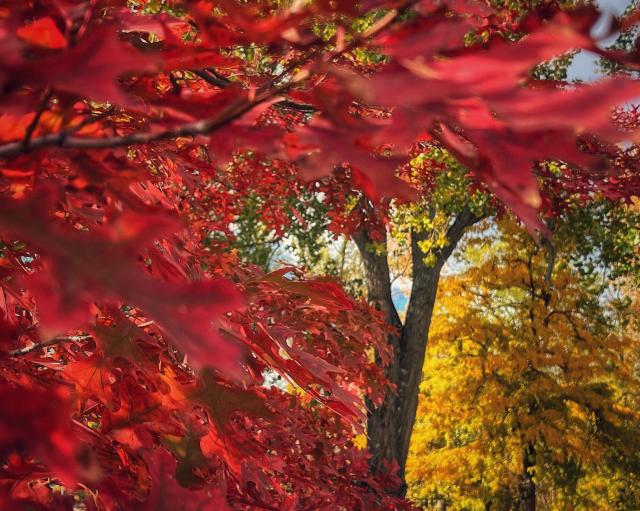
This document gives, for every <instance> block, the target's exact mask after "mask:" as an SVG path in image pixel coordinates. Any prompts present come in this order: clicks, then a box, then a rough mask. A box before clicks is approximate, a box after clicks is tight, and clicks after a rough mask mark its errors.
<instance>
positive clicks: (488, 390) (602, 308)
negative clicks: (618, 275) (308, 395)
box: [407, 219, 640, 511]
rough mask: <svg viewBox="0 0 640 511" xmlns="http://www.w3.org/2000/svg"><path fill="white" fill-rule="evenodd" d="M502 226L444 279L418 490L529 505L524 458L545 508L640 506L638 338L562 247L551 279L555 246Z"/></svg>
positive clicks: (430, 499) (418, 428)
mask: <svg viewBox="0 0 640 511" xmlns="http://www.w3.org/2000/svg"><path fill="white" fill-rule="evenodd" d="M498 229H499V236H498V239H497V241H492V242H491V243H490V244H489V243H488V242H487V237H484V238H483V237H482V236H478V237H476V238H474V241H472V242H470V243H469V244H468V245H467V246H466V247H465V254H466V255H468V259H467V263H469V264H470V266H469V267H468V269H466V270H465V271H464V272H462V273H458V274H455V275H452V276H449V277H447V278H445V279H443V280H442V282H441V284H440V288H439V290H438V301H437V305H436V309H435V311H434V317H433V321H432V326H431V330H430V334H429V343H428V347H427V354H426V358H425V365H424V381H423V382H422V384H421V387H420V392H421V395H420V402H419V405H418V419H417V422H416V425H415V427H414V433H413V437H412V442H411V448H410V458H409V461H408V463H407V480H408V483H409V496H410V497H411V498H413V499H414V500H415V501H416V502H418V503H420V504H422V505H423V506H425V507H426V508H430V509H435V508H436V507H437V506H439V505H442V503H446V505H447V507H446V509H447V510H449V511H455V510H460V511H462V510H474V509H478V510H485V509H487V507H486V506H488V505H490V506H491V510H492V511H494V510H501V509H504V510H510V509H518V508H517V507H515V506H516V504H515V503H516V502H517V498H518V488H519V485H520V484H521V482H522V481H523V480H524V478H525V477H526V475H525V468H524V467H525V465H526V466H527V467H528V474H530V475H532V476H533V481H534V482H535V484H536V486H537V494H538V499H539V500H540V501H541V502H542V501H544V506H545V507H543V509H547V510H557V511H561V510H568V509H571V510H574V511H578V510H584V511H586V510H594V509H640V507H637V508H634V507H633V506H634V505H636V504H639V503H640V484H639V482H638V481H637V477H636V475H635V474H636V473H640V468H639V466H640V458H639V457H638V448H640V429H639V428H638V426H637V423H638V419H639V417H638V409H639V408H638V402H637V399H638V398H637V397H636V396H638V395H640V379H639V374H638V371H639V369H640V360H639V359H638V356H639V354H640V339H639V338H638V336H637V335H636V334H635V332H633V331H630V330H629V329H628V328H626V327H625V324H624V322H623V321H622V317H621V313H620V311H619V310H618V309H616V308H615V307H614V306H613V303H612V300H611V299H608V296H607V293H606V292H605V291H606V290H604V289H602V288H601V287H599V286H598V285H597V283H596V282H593V281H591V280H589V279H585V278H579V277H578V276H577V275H576V272H575V271H572V269H571V267H570V264H568V263H567V262H566V261H564V260H563V259H562V257H561V256H558V258H557V259H556V261H555V265H554V268H553V272H552V274H551V279H550V280H549V279H548V276H547V273H548V272H547V270H548V264H549V258H548V254H547V252H546V251H545V250H543V249H542V248H540V247H539V246H537V245H535V244H534V243H533V242H532V241H531V240H530V239H529V237H528V236H527V235H526V233H524V232H523V231H522V230H521V229H520V228H519V227H518V226H517V225H516V223H515V222H513V221H511V220H508V219H507V220H504V221H502V222H501V223H500V225H499V226H498ZM492 238H493V236H492ZM527 453H529V454H527ZM531 453H534V454H533V456H532V455H531ZM629 467H631V468H629ZM634 470H635V472H634ZM607 481H610V483H607ZM630 492H631V496H630ZM634 502H635V504H634ZM628 505H631V507H626V506H628Z"/></svg>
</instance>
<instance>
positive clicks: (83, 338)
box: [9, 335, 92, 357]
mask: <svg viewBox="0 0 640 511" xmlns="http://www.w3.org/2000/svg"><path fill="white" fill-rule="evenodd" d="M91 338H92V336H91V335H69V336H66V337H53V338H51V339H49V340H47V341H42V342H38V343H36V344H31V345H30V346H25V347H24V348H19V349H17V350H12V351H10V352H9V355H11V356H12V357H21V356H22V355H27V354H28V353H31V352H33V351H36V350H39V349H41V348H47V347H49V346H55V345H56V344H60V343H62V342H69V341H73V342H80V341H87V340H89V339H91Z"/></svg>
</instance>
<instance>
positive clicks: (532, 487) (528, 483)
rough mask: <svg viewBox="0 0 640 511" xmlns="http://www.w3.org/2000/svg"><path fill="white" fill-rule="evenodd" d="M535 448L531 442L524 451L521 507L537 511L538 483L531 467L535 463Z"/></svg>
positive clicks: (524, 510)
mask: <svg viewBox="0 0 640 511" xmlns="http://www.w3.org/2000/svg"><path fill="white" fill-rule="evenodd" d="M535 456H536V453H535V448H534V447H533V444H531V443H529V444H528V445H527V448H526V449H525V451H524V456H523V461H522V465H523V466H522V481H521V482H520V509H521V510H522V511H536V484H535V482H534V481H533V474H532V473H531V468H532V467H533V466H534V465H535Z"/></svg>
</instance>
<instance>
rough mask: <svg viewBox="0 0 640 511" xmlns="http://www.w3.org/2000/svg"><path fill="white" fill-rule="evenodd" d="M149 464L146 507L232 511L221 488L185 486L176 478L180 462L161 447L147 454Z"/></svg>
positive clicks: (146, 509)
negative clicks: (194, 488)
mask: <svg viewBox="0 0 640 511" xmlns="http://www.w3.org/2000/svg"><path fill="white" fill-rule="evenodd" d="M144 459H145V461H146V463H147V466H148V467H149V477H150V479H151V491H150V493H149V496H148V498H147V500H146V501H145V502H144V503H143V504H142V505H141V507H140V509H143V510H144V511H206V510H209V509H216V510H218V509H219V510H220V511H231V507H230V506H229V504H228V503H227V500H226V498H225V497H224V494H223V491H222V490H221V489H219V488H215V487H208V488H207V489H201V490H190V489H187V488H183V487H182V486H180V485H179V484H178V482H177V481H176V479H175V476H174V474H175V472H176V465H177V462H176V460H175V458H173V456H171V454H169V453H168V452H167V451H166V450H164V449H162V448H157V449H154V450H152V451H150V452H146V453H145V454H144Z"/></svg>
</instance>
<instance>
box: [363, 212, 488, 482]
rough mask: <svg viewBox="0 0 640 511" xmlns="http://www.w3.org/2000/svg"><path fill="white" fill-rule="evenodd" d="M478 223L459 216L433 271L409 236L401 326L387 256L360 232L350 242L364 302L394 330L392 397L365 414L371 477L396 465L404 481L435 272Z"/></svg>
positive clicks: (435, 286)
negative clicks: (358, 260)
mask: <svg viewBox="0 0 640 511" xmlns="http://www.w3.org/2000/svg"><path fill="white" fill-rule="evenodd" d="M477 220H478V218H477V217H475V216H474V215H473V214H472V213H470V212H469V211H463V212H461V213H460V214H458V216H457V217H456V218H455V220H454V222H453V223H452V224H451V227H450V228H449V230H448V232H447V239H448V241H449V244H448V245H447V246H446V247H445V248H443V249H442V250H441V251H440V253H439V254H437V258H436V262H435V264H434V265H433V266H427V265H426V264H425V263H424V254H423V253H422V252H421V250H420V249H419V247H418V242H419V241H420V240H421V239H423V238H424V237H425V235H420V234H416V233H412V234H411V249H412V254H411V255H412V262H413V275H412V278H413V285H412V289H411V296H410V298H409V304H408V307H407V313H406V318H405V322H404V324H402V322H401V321H400V317H399V316H398V312H397V311H396V309H395V306H394V305H393V302H392V299H391V281H390V276H389V263H388V261H387V256H386V255H385V254H383V255H379V254H375V253H373V252H372V251H371V250H370V239H369V236H368V235H367V233H366V232H365V231H360V232H358V233H356V235H354V237H353V238H354V241H355V242H356V244H357V246H358V249H359V251H360V255H361V257H362V260H363V262H364V268H365V273H366V278H367V288H368V297H369V301H370V303H371V304H372V305H374V306H375V307H377V308H378V309H380V310H382V311H384V313H385V314H386V316H387V321H388V322H389V323H390V324H391V325H393V326H395V327H396V329H397V333H396V334H393V335H390V336H389V343H390V344H391V345H392V346H393V347H394V350H395V357H394V360H393V362H392V363H391V365H390V366H389V367H387V376H388V378H389V379H390V381H391V383H393V384H395V386H396V389H397V391H396V392H395V393H394V392H389V393H388V394H387V396H386V399H385V401H384V403H383V404H382V405H381V406H379V407H378V408H376V409H374V410H372V411H371V412H370V413H369V419H368V425H367V434H368V448H369V451H370V453H371V454H372V460H371V468H372V470H373V471H376V472H380V471H384V470H386V467H385V465H386V462H394V461H395V462H396V463H397V464H398V469H399V475H400V477H401V479H402V481H404V475H405V464H406V461H407V455H408V453H409V441H410V439H411V432H412V430H413V424H414V422H415V419H416V410H417V407H418V390H419V386H420V382H421V380H422V366H423V363H424V355H425V349H426V347H427V337H428V333H429V325H430V324H431V316H432V314H433V307H434V305H435V300H436V293H437V291H438V281H439V279H440V271H441V270H442V267H443V266H444V263H445V262H446V261H447V259H448V258H449V256H450V255H451V253H452V252H453V250H454V249H455V247H456V245H457V244H458V242H459V241H460V239H461V238H462V235H463V234H464V231H465V228H466V227H468V226H470V225H472V224H473V223H475V222H476V221H477ZM404 491H405V488H404V485H403V488H401V489H400V490H399V492H400V493H402V494H403V493H404Z"/></svg>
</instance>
